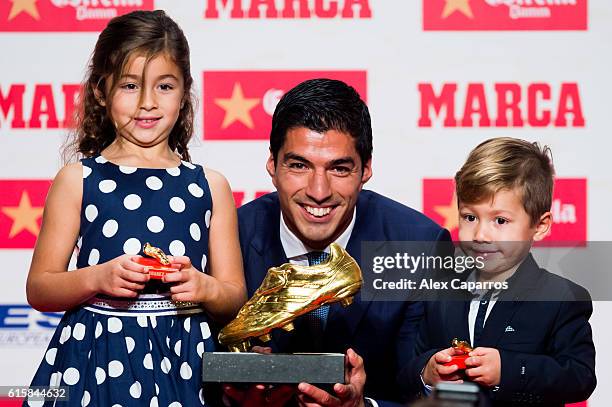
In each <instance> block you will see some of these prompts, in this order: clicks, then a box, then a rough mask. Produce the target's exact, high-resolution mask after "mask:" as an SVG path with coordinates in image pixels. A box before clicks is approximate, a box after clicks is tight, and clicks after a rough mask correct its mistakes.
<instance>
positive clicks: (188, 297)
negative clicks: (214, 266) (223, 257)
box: [162, 256, 214, 302]
mask: <svg viewBox="0 0 612 407" xmlns="http://www.w3.org/2000/svg"><path fill="white" fill-rule="evenodd" d="M168 259H169V260H170V262H171V263H176V264H180V265H181V270H180V271H175V272H173V273H167V274H166V275H165V276H164V277H163V279H162V281H163V282H164V283H173V286H172V287H170V292H171V293H172V300H173V301H190V302H206V300H207V297H209V296H210V291H211V290H210V288H211V284H213V282H212V281H211V280H214V278H213V277H211V276H209V275H208V274H205V273H202V272H201V271H199V270H198V269H196V268H195V267H193V265H192V264H191V260H190V259H189V257H187V256H168Z"/></svg>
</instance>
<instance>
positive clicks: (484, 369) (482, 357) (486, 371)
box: [465, 348, 501, 387]
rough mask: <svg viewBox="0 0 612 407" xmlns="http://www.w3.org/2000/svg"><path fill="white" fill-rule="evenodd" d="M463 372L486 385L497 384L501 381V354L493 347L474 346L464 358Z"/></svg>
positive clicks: (474, 380)
mask: <svg viewBox="0 0 612 407" xmlns="http://www.w3.org/2000/svg"><path fill="white" fill-rule="evenodd" d="M465 365H466V366H467V367H468V368H467V369H466V370H465V374H466V375H467V376H468V377H469V378H470V380H472V381H473V382H476V383H479V384H482V385H484V386H487V387H492V386H497V385H498V384H499V382H500V381H501V356H500V355H499V351H498V350H497V349H495V348H476V349H474V350H473V351H471V352H470V357H469V358H467V359H466V360H465Z"/></svg>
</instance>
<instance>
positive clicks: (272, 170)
mask: <svg viewBox="0 0 612 407" xmlns="http://www.w3.org/2000/svg"><path fill="white" fill-rule="evenodd" d="M266 171H268V174H270V177H271V178H272V184H274V187H276V163H275V162H274V155H273V154H272V151H270V155H269V156H268V161H267V162H266Z"/></svg>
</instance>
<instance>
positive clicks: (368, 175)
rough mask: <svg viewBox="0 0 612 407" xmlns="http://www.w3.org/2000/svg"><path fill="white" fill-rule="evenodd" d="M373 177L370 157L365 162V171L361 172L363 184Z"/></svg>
mask: <svg viewBox="0 0 612 407" xmlns="http://www.w3.org/2000/svg"><path fill="white" fill-rule="evenodd" d="M370 178H372V159H371V158H370V159H369V160H368V161H366V163H365V164H363V173H362V174H361V184H362V185H363V184H365V183H366V182H368V181H369V180H370Z"/></svg>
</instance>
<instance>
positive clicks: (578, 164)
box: [0, 0, 612, 407]
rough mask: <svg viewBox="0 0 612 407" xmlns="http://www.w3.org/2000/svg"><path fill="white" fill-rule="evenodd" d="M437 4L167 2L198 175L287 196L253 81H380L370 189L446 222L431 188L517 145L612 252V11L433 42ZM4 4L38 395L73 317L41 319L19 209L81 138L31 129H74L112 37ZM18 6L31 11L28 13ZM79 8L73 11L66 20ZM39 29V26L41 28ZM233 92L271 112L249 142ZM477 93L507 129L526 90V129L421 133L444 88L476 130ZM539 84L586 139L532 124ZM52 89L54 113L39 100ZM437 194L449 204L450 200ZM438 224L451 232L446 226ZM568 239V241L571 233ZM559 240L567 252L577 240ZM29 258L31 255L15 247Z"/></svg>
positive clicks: (19, 322) (13, 362)
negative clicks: (77, 102)
mask: <svg viewBox="0 0 612 407" xmlns="http://www.w3.org/2000/svg"><path fill="white" fill-rule="evenodd" d="M254 1H255V0H254ZM429 1H430V0H423V1H417V0H370V1H365V0H363V1H362V3H367V5H368V6H369V9H370V10H371V17H369V18H358V15H359V13H358V7H356V8H355V13H354V14H353V18H341V17H340V16H337V17H335V18H331V19H324V18H318V17H314V16H311V18H258V19H249V18H232V16H231V15H230V13H228V12H225V11H223V10H221V12H220V16H219V18H216V19H210V18H205V10H206V9H207V5H208V6H209V5H210V4H216V5H217V6H219V8H221V9H223V5H224V4H225V2H224V1H221V0H217V1H214V0H212V1H209V0H181V1H176V0H174V1H173V0H155V2H154V5H155V8H160V9H164V10H166V11H167V13H168V14H169V15H170V16H172V17H173V18H175V19H176V21H177V22H178V23H179V24H180V25H181V27H182V28H183V29H184V31H185V34H186V36H187V38H188V40H189V41H190V45H191V49H192V57H191V61H192V74H193V76H194V79H195V92H196V95H197V96H198V99H199V100H200V101H201V103H200V108H199V111H198V112H199V113H198V115H197V129H196V136H195V137H194V140H193V142H192V145H191V152H192V157H193V161H194V162H197V163H202V164H204V165H205V166H207V167H210V168H214V169H216V170H219V171H221V172H222V173H223V174H224V175H225V176H226V177H227V178H228V180H229V181H230V184H231V185H232V188H233V189H234V190H235V191H237V192H243V193H244V194H245V196H244V201H245V202H246V201H248V200H250V199H252V198H253V197H254V196H255V194H256V193H257V191H268V190H271V189H272V185H271V183H270V180H269V177H268V176H267V174H266V172H265V168H264V165H265V161H266V158H267V148H268V144H267V142H266V140H265V138H266V137H267V133H266V131H267V130H266V129H267V128H269V122H268V123H267V124H266V121H269V116H266V114H267V113H265V110H264V109H262V106H263V105H262V103H263V102H262V100H261V99H262V98H263V97H264V94H263V93H262V92H261V89H259V88H258V87H257V86H259V87H261V86H263V85H262V84H261V83H259V84H257V83H254V82H257V81H254V82H253V83H249V82H245V81H246V79H244V77H245V76H244V71H247V72H251V73H252V74H254V75H255V76H257V74H258V73H261V75H263V76H264V79H262V81H263V82H264V85H266V84H267V83H268V82H270V83H269V87H268V88H269V89H280V90H287V89H286V88H285V87H286V86H289V85H287V83H290V82H291V81H289V82H283V80H284V79H283V78H284V77H285V76H288V77H290V76H291V72H294V71H298V72H299V74H296V75H297V76H296V77H299V78H301V77H303V76H308V75H309V72H311V71H346V70H348V71H364V72H365V77H366V78H367V85H365V86H367V102H368V105H369V106H370V109H371V114H372V123H373V128H374V160H373V170H374V176H373V178H372V180H371V181H370V182H369V184H368V187H369V188H370V189H374V190H376V191H378V192H380V193H382V194H385V195H387V196H389V197H392V198H394V199H396V200H398V201H401V202H403V203H405V204H407V205H409V206H412V207H414V208H416V209H420V210H423V211H425V212H426V213H428V214H432V213H435V209H433V207H430V208H427V207H424V205H423V204H424V192H425V191H424V181H423V179H448V178H452V176H453V175H454V173H455V171H456V170H457V169H458V168H459V167H460V166H461V164H462V163H463V161H464V160H465V158H466V156H467V153H468V152H469V150H470V149H471V148H473V147H474V146H475V145H476V144H478V143H479V142H480V141H482V140H484V139H487V138H490V137H495V136H514V137H520V138H524V139H528V140H533V141H536V140H537V141H540V142H542V143H545V144H547V145H549V146H550V147H551V149H552V151H553V155H554V162H555V166H556V171H557V175H558V177H559V178H568V179H575V178H578V179H586V195H584V194H583V195H584V196H583V198H584V202H583V203H580V202H578V203H576V205H578V206H580V205H582V207H583V208H582V209H583V212H584V213H583V215H581V216H579V217H578V218H577V219H574V222H573V223H574V224H576V225H574V226H576V227H577V229H578V230H579V232H567V233H578V236H579V237H580V238H581V239H587V240H591V241H596V240H607V239H608V235H607V233H609V230H610V226H611V223H610V221H609V219H610V217H609V213H610V209H609V206H610V205H609V203H610V202H611V201H612V189H611V188H610V185H612V172H611V171H610V164H609V151H610V147H612V141H610V138H609V133H608V131H609V130H608V128H607V125H608V120H609V116H610V108H609V95H611V94H612V92H611V91H612V82H611V81H610V80H609V72H610V71H611V69H612V53H611V52H610V51H611V39H612V3H610V2H609V1H606V0H591V1H590V2H589V4H588V15H587V19H586V21H587V29H578V30H567V31H564V30H554V31H548V30H543V29H537V30H505V31H483V30H480V31H457V30H454V31H426V30H424V21H423V20H424V15H423V2H429ZM348 2H350V1H348ZM2 3H3V4H0V49H1V50H2V58H1V61H2V62H1V63H0V91H1V94H0V96H2V99H1V100H0V102H3V103H4V105H0V154H1V157H2V159H1V160H0V187H1V189H0V194H1V195H0V209H2V208H9V210H8V211H2V212H0V262H2V264H4V265H5V266H6V267H5V271H4V274H3V278H2V282H3V290H2V294H0V366H1V368H0V384H1V385H26V384H28V383H29V381H30V379H31V377H32V375H33V373H34V371H35V369H36V367H37V365H38V363H39V362H40V360H41V359H42V356H43V352H44V349H45V346H46V342H45V341H46V340H48V337H49V335H50V333H51V332H52V328H50V327H52V326H53V324H55V323H56V322H57V319H56V318H57V317H56V316H54V315H41V314H39V313H37V312H36V311H33V310H31V309H29V308H28V307H25V305H26V304H27V302H26V299H25V279H26V275H27V270H28V267H29V261H30V258H31V254H32V249H31V248H32V247H33V245H32V243H33V239H34V235H35V233H33V232H35V230H34V231H31V230H30V229H31V228H30V229H28V228H27V227H25V226H23V227H21V230H19V231H18V232H17V233H16V234H15V235H14V236H12V237H11V236H10V234H11V231H10V230H11V228H13V227H14V223H15V216H17V215H15V212H14V211H11V208H16V207H19V208H22V209H23V208H24V206H21V205H19V204H20V202H21V201H20V198H21V196H22V192H23V188H25V187H23V185H26V184H23V182H22V180H49V179H51V178H52V177H53V176H54V174H55V173H56V172H57V170H58V169H59V168H60V157H59V147H60V145H61V143H62V142H63V140H64V139H65V136H66V129H62V128H60V129H55V128H49V127H53V126H52V125H53V123H51V124H49V123H48V122H47V116H48V115H46V114H42V115H41V117H42V124H41V126H40V128H33V127H36V123H35V121H34V123H32V121H31V120H30V119H31V116H32V113H33V106H39V107H40V108H41V109H42V110H48V108H49V105H48V104H49V103H53V104H54V106H55V109H56V114H57V117H58V120H59V121H62V120H64V119H65V112H64V105H65V101H64V95H63V93H62V85H65V84H78V83H79V82H80V81H81V80H82V78H83V74H84V70H85V66H86V61H87V59H88V57H89V55H90V53H91V51H92V50H93V46H94V44H95V41H96V38H97V35H98V33H97V32H86V31H82V32H69V31H70V28H69V27H68V25H67V24H68V23H66V20H65V19H64V18H63V17H62V18H60V17H58V15H54V14H52V13H51V12H48V13H47V14H45V13H44V12H46V11H45V10H52V9H53V8H54V7H56V6H55V5H54V4H59V3H61V2H60V1H59V0H54V3H52V2H51V1H50V0H38V2H33V1H31V0H14V2H13V3H11V2H9V1H7V0H3V1H2ZM64 3H66V4H67V3H69V2H64ZM81 3H82V2H81ZM94 3H96V2H93V1H91V2H90V4H94ZM124 3H126V2H124ZM127 3H129V2H127ZM227 3H228V4H229V6H230V8H231V6H232V5H236V4H240V3H241V2H239V1H231V0H229V2H227ZM250 3H251V2H250V1H248V0H243V1H242V3H241V4H242V6H243V8H244V9H245V15H246V14H247V13H248V5H249V4H250ZM262 3H266V2H262ZM289 3H291V2H289ZM294 3H295V4H296V5H297V4H299V3H302V2H300V1H296V2H294ZM303 3H305V4H308V5H309V6H310V7H311V9H312V10H313V12H312V14H314V13H315V11H316V4H320V5H321V4H322V5H324V6H326V7H330V6H332V5H333V4H338V5H339V9H340V10H342V5H343V4H345V3H347V1H338V2H334V1H333V0H326V1H322V2H321V1H319V0H317V1H315V0H313V1H304V2H303ZM357 3H359V2H357ZM494 3H496V2H495V0H486V1H485V0H431V4H430V6H431V7H434V8H435V7H439V10H440V11H435V12H436V13H439V14H440V15H442V14H443V13H444V7H446V6H448V7H453V5H454V10H452V9H449V10H452V11H450V13H451V14H450V15H449V16H447V17H446V19H447V21H451V19H454V20H452V21H456V22H459V23H461V21H462V20H461V19H462V18H464V19H468V17H467V14H469V13H468V11H467V10H466V9H465V4H467V5H468V7H470V6H471V8H470V11H471V12H472V14H473V18H471V19H469V21H472V22H473V21H474V20H475V19H476V20H477V19H478V18H480V19H483V18H486V17H482V15H477V12H478V11H479V10H480V11H482V10H486V9H487V7H488V8H490V9H491V10H493V11H495V12H497V11H499V10H500V8H503V7H507V6H506V5H504V4H501V5H496V6H493V5H492V4H494ZM498 3H501V2H498ZM514 3H517V4H518V3H521V2H514ZM523 3H525V2H523ZM542 3H546V4H551V3H555V2H552V1H548V2H542ZM556 3H563V2H559V1H557V2H556ZM566 3H576V2H571V1H570V2H566ZM580 3H582V4H586V0H584V1H583V2H581V1H579V0H578V4H580ZM15 4H17V5H20V7H21V9H16V10H12V8H13V7H16V6H15ZM28 4H34V5H35V7H36V5H38V10H37V11H38V15H39V19H38V20H36V19H35V18H34V16H33V12H32V10H31V9H28V7H31V5H30V6H29V5H28ZM277 4H278V7H279V9H282V5H283V4H284V1H277ZM70 7H71V6H70V5H67V6H64V8H63V9H62V10H65V9H67V8H70ZM555 7H562V6H551V7H550V8H551V9H552V10H553V12H554V9H555ZM566 7H569V5H568V6H566ZM263 10H265V7H264V8H262V11H263ZM13 12H14V13H17V15H16V16H13V18H12V19H9V18H8V17H7V16H10V13H13ZM262 14H264V13H262ZM338 14H340V11H339V12H338ZM366 17H367V16H366ZM53 18H57V20H54V26H56V27H60V28H56V30H57V31H62V29H61V27H64V29H63V31H67V32H15V31H17V30H18V28H15V27H16V26H15V24H17V23H19V22H20V21H24V24H26V25H27V24H30V25H27V27H31V26H32V24H37V23H40V24H42V23H41V21H42V22H45V21H46V22H47V23H48V21H49V19H53ZM28 19H30V20H31V21H26V20H28ZM466 21H468V20H466ZM483 21H484V20H483ZM516 21H520V19H519V20H516ZM11 24H13V25H11ZM62 24H64V25H63V26H62ZM466 24H467V23H466ZM24 26H25V25H24ZM11 27H12V28H11ZM66 27H68V28H66ZM11 30H12V31H13V32H10V31H11ZM47 30H48V29H47ZM2 31H3V32H2ZM26 31H34V29H28V30H26ZM232 71H242V73H241V72H239V73H235V74H229V75H226V76H225V77H226V79H225V80H226V81H228V82H227V83H225V84H223V83H221V84H218V86H217V85H216V84H214V83H203V76H204V73H205V72H230V73H231V72H232ZM266 71H281V72H285V74H279V78H280V79H279V80H280V81H281V82H282V83H281V84H280V85H279V84H275V83H274V79H273V78H272V79H270V77H269V76H265V72H266ZM232 77H235V78H238V79H240V78H243V79H241V86H242V90H243V95H244V97H245V98H253V99H257V100H259V105H257V106H255V107H253V108H252V110H250V113H252V117H253V120H254V124H253V126H254V128H253V129H248V128H247V127H248V126H246V124H245V123H244V122H240V121H235V122H234V123H232V124H230V126H229V127H228V128H227V129H220V124H219V123H220V120H221V119H218V120H219V123H216V122H215V120H217V119H215V118H216V117H217V116H218V117H220V118H222V117H223V115H224V114H225V113H224V111H223V110H218V109H220V107H219V105H218V104H215V102H214V100H216V99H219V98H229V97H230V95H231V91H232V89H233V87H232V86H234V83H232V81H231V78H232ZM213 78H214V76H213ZM227 78H230V79H227ZM238 79H236V81H237V80H238ZM266 81H268V82H266ZM234 82H235V81H234ZM469 83H475V84H482V88H483V89H484V90H485V95H486V103H487V107H488V114H489V116H490V117H491V121H492V122H493V123H495V119H496V118H497V106H498V103H497V96H496V93H495V90H494V88H495V85H496V84H500V83H511V84H514V85H515V86H518V89H520V92H521V96H522V97H521V101H520V103H519V104H518V106H519V109H520V112H521V116H522V117H523V119H524V121H525V123H524V125H523V126H522V127H495V126H492V127H480V126H479V125H478V123H479V120H478V115H475V116H474V125H473V126H471V127H445V126H444V124H443V120H444V118H445V117H446V113H447V112H446V111H445V109H442V110H441V111H440V114H439V115H438V114H436V113H435V112H434V111H433V109H430V116H431V118H432V121H433V122H432V125H431V127H420V126H419V119H420V116H421V108H422V105H423V104H427V101H424V100H423V99H422V94H421V93H420V92H419V84H425V86H428V85H431V87H432V88H433V89H434V91H435V93H436V94H439V92H440V91H441V89H442V85H443V84H456V85H457V92H456V95H455V116H456V117H457V119H458V120H460V119H461V118H462V117H463V111H464V105H465V101H466V91H467V87H468V84H469ZM533 83H541V84H545V86H544V88H546V87H547V86H548V87H549V88H550V90H551V95H550V98H549V99H550V100H543V99H546V96H544V97H542V95H543V94H541V93H540V94H538V95H536V96H538V98H540V99H542V100H543V101H542V100H541V101H540V103H539V104H538V105H537V106H536V108H537V109H536V110H537V112H538V113H537V114H538V115H540V114H541V113H542V111H544V110H547V109H550V110H552V118H553V122H554V119H555V118H556V116H557V114H556V111H557V105H558V104H559V101H560V93H561V89H562V86H563V85H562V84H576V89H577V91H576V92H575V93H574V94H573V97H574V98H573V99H572V100H570V101H567V100H566V101H562V103H561V104H562V105H565V106H566V107H567V108H568V109H569V110H576V109H577V107H576V103H579V107H580V110H581V113H582V116H583V117H584V122H585V123H584V125H583V126H577V125H576V122H575V121H573V115H572V114H568V115H567V122H568V123H567V125H566V126H564V127H556V126H555V125H554V124H552V123H551V124H550V125H548V126H546V127H534V126H531V125H530V124H529V122H528V86H529V85H530V84H533ZM46 84H48V85H51V89H52V98H51V100H49V99H45V97H44V92H45V88H44V85H46ZM18 85H24V86H25V90H24V93H23V101H22V103H21V102H20V101H19V99H20V98H19V97H17V96H15V95H18V93H19V89H20V88H19V86H18ZM37 86H38V92H39V97H42V100H43V101H42V102H40V101H36V100H34V99H35V97H34V95H35V93H36V92H37V91H36V89H37ZM283 86H285V87H283ZM477 86H479V85H477ZM571 86H573V85H571ZM10 89H13V90H14V92H15V93H14V94H13V95H14V96H15V97H14V98H13V99H11V98H10V97H9V96H7V95H8V94H9V90H10ZM207 89H211V90H210V92H213V93H214V92H218V94H213V95H209V98H210V103H211V105H210V106H209V107H207V109H210V110H207V112H209V111H210V116H207V119H203V107H202V101H204V100H205V99H204V98H205V97H206V95H204V93H205V92H207ZM41 95H42V96H41ZM507 96H508V97H510V96H509V95H507ZM11 100H12V101H14V102H15V104H14V105H12V106H9V105H8V103H9V102H7V101H11ZM268 102H269V100H268ZM446 106H447V107H448V104H447V105H446ZM9 107H12V108H9ZM15 107H22V108H23V117H24V121H25V122H26V125H25V128H17V127H18V124H15V120H14V119H15V117H16V115H17V116H18V115H19V114H18V112H17V114H16V110H15ZM215 109H217V110H216V111H215ZM34 110H36V109H35V108H34ZM34 113H35V112H34ZM215 115H217V116H215ZM35 116H36V115H35ZM46 122H47V123H46ZM45 123H46V124H45ZM215 126H216V130H218V131H219V134H221V135H222V137H234V138H236V137H235V136H236V135H238V138H240V137H241V136H240V134H241V133H240V132H241V130H243V132H244V134H251V135H252V134H255V136H249V137H259V138H260V140H239V139H234V140H228V139H225V140H218V139H216V140H210V137H209V139H206V134H209V133H212V132H213V131H215ZM232 126H234V127H232ZM245 126H246V127H245ZM266 126H267V127H266ZM204 130H206V131H207V133H206V134H204ZM222 130H223V131H222ZM230 130H231V131H230ZM224 131H225V132H224ZM223 134H225V136H223ZM11 181H13V182H11ZM14 181H18V182H14ZM39 184H40V183H39ZM39 184H36V185H38V186H36V187H33V189H30V190H28V191H29V195H28V196H29V197H30V199H31V204H32V206H34V207H37V206H38V207H39V206H41V205H42V203H43V201H44V194H42V193H41V192H40V189H41V187H40V185H39ZM42 185H45V184H44V183H42ZM37 188H38V189H37ZM43 190H44V188H43ZM37 191H39V192H37ZM430 192H431V194H434V195H435V194H440V193H441V192H440V191H436V190H432V191H430ZM444 193H447V192H444ZM451 194H452V193H451ZM442 195H443V194H442ZM560 199H561V201H563V202H567V200H568V199H570V200H571V198H568V196H565V197H561V198H560ZM21 203H22V204H23V202H21ZM448 203H450V202H448ZM570 204H571V202H570ZM24 205H25V204H24ZM20 213H22V212H20ZM11 214H12V215H13V217H11V216H10V215H11ZM432 216H433V217H434V219H436V218H435V215H432ZM436 220H437V221H440V222H442V221H443V220H440V219H436ZM555 226H559V228H560V230H561V231H565V229H563V227H564V225H561V224H560V225H555ZM580 230H581V231H582V232H580ZM13 231H15V230H13ZM565 232H566V231H565ZM565 232H564V233H565ZM580 233H582V234H580ZM572 236H574V235H572ZM556 237H557V238H560V239H562V238H563V236H561V235H558V236H556ZM20 245H21V247H22V248H15V247H16V246H20ZM594 306H595V312H594V315H593V318H592V320H591V322H592V325H593V330H594V337H595V344H596V348H597V375H598V381H599V386H598V388H597V389H596V391H595V393H594V394H593V396H592V397H591V399H590V400H589V405H590V406H602V407H603V406H607V402H609V401H610V400H612V390H611V389H610V388H609V386H606V384H607V383H612V374H611V373H610V371H609V369H607V368H606V366H611V365H612V351H610V349H609V347H606V346H605V345H604V344H607V343H611V342H612V329H611V328H610V327H609V322H608V321H609V318H606V317H605V316H606V315H609V314H610V312H612V304H611V303H609V302H596V303H595V304H594ZM45 321H47V323H45ZM45 325H48V326H45Z"/></svg>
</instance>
